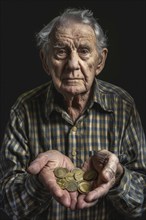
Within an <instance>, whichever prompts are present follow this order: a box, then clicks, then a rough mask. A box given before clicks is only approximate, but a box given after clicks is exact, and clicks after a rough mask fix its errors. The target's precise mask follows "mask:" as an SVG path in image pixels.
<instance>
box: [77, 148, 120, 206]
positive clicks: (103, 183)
mask: <svg viewBox="0 0 146 220" xmlns="http://www.w3.org/2000/svg"><path fill="white" fill-rule="evenodd" d="M93 168H94V169H95V170H97V172H98V180H97V182H95V186H94V189H93V190H92V191H91V192H89V193H88V194H87V195H80V196H79V197H78V203H77V208H78V209H83V208H88V207H91V206H93V205H95V204H96V203H97V202H98V199H99V198H101V197H103V196H105V195H106V194H107V193H108V191H109V190H110V189H111V188H112V187H113V186H114V185H115V184H118V181H119V180H120V178H121V177H122V175H123V172H124V171H123V167H122V166H121V164H120V163H119V160H118V158H117V156H116V155H115V154H113V153H111V152H109V151H107V150H101V151H100V152H97V154H95V155H94V156H92V157H91V158H89V160H88V161H86V162H85V163H84V165H83V168H82V169H83V170H84V171H86V170H90V169H93Z"/></svg>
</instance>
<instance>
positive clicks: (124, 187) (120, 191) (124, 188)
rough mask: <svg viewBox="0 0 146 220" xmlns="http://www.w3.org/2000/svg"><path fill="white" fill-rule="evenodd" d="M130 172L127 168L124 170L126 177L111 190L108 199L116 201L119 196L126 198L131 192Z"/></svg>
mask: <svg viewBox="0 0 146 220" xmlns="http://www.w3.org/2000/svg"><path fill="white" fill-rule="evenodd" d="M130 173H131V172H130V171H129V170H128V169H127V168H124V175H123V177H122V178H121V180H120V183H119V185H118V186H116V187H114V188H112V189H110V191H109V193H108V197H109V198H110V199H113V198H114V199H115V198H116V197H117V196H118V197H119V196H120V197H124V195H126V194H127V193H128V192H129V189H130Z"/></svg>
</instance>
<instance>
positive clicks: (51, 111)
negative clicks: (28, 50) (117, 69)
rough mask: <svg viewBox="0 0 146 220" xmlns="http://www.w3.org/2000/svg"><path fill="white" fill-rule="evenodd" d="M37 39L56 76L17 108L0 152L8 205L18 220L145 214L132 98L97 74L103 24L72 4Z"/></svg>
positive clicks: (145, 162) (141, 144)
mask: <svg viewBox="0 0 146 220" xmlns="http://www.w3.org/2000/svg"><path fill="white" fill-rule="evenodd" d="M37 40H38V45H39V47H40V56H41V60H42V63H43V67H44V69H45V71H46V72H47V74H48V75H49V76H50V77H51V80H50V81H49V82H48V83H46V84H45V85H41V86H40V87H38V88H35V89H33V90H31V91H29V92H26V93H25V94H23V95H21V96H20V97H19V98H18V100H17V101H16V103H15V105H14V106H13V107H12V109H11V114H10V119H9V123H8V125H7V129H6V133H5V137H4V141H3V146H2V151H1V157H0V166H1V169H0V170H1V171H0V173H1V180H0V181H1V184H0V191H1V194H2V198H3V199H2V203H3V209H4V210H5V211H6V212H7V213H8V214H9V215H10V216H11V217H12V218H13V219H43V220H45V219H46V220H47V219H48V220H65V219H69V220H75V219H78V220H79V219H80V220H82V219H86V220H89V219H90V220H93V219H98V220H101V219H102V220H104V219H117V217H116V216H119V213H122V215H124V216H128V218H129V217H137V216H140V215H141V214H142V212H143V210H144V204H145V203H144V187H145V175H144V174H145V173H146V171H145V170H146V157H145V155H146V146H145V137H144V132H143V129H142V125H141V121H140V118H139V115H138V113H137V111H136V107H135V104H134V101H133V99H132V98H131V97H130V95H129V94H128V93H127V92H126V91H124V90H123V89H121V88H119V87H117V86H114V85H112V84H110V83H107V82H104V81H101V80H98V79H97V76H98V74H99V73H100V72H101V71H102V69H103V68H104V65H105V60H106V57H107V52H108V51H107V45H106V37H105V35H104V33H103V31H102V29H101V27H100V26H99V24H98V23H97V21H96V20H95V19H94V18H93V16H92V13H91V12H90V11H88V10H75V9H67V10H66V11H65V12H64V13H63V14H62V15H61V16H59V17H56V18H55V19H53V20H52V21H51V22H50V23H49V24H48V25H47V26H46V27H44V28H43V29H42V30H41V31H40V32H39V33H38V35H37ZM57 169H60V171H59V170H58V173H57ZM77 170H78V171H77ZM76 171H77V172H78V174H79V173H80V175H81V174H82V173H83V175H82V176H80V177H77V175H76V177H73V175H75V172H76ZM64 172H67V173H69V174H70V177H69V176H68V179H71V180H72V178H75V179H76V180H72V182H73V183H71V185H69V184H68V183H66V182H67V178H66V180H64V181H66V182H64V183H63V182H61V181H63V180H61V178H62V179H63V176H64ZM71 173H73V174H72V177H71ZM85 173H86V178H85ZM87 173H88V175H87ZM62 175H63V176H62ZM57 178H58V179H57ZM84 178H85V179H86V181H84V180H83V179H84ZM59 181H60V184H59ZM68 181H69V180H68ZM79 182H80V183H81V184H82V185H80V187H79V184H80V183H79ZM61 184H62V185H61ZM67 184H68V187H67ZM89 184H90V185H89ZM78 187H79V188H78Z"/></svg>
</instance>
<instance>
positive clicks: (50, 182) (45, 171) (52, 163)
mask: <svg viewBox="0 0 146 220" xmlns="http://www.w3.org/2000/svg"><path fill="white" fill-rule="evenodd" d="M56 167H64V168H67V169H68V170H72V169H73V168H74V165H73V163H72V162H71V160H70V159H69V158H68V157H67V156H65V155H64V154H62V153H60V152H59V151H56V150H49V151H46V152H44V153H41V154H39V155H38V156H37V158H36V159H35V160H34V161H33V162H32V163H31V164H30V166H29V167H28V172H29V173H30V174H32V175H36V174H38V178H39V181H40V182H41V183H42V184H43V185H44V186H45V187H46V189H48V191H49V192H50V193H51V194H52V196H53V197H54V198H55V199H56V200H57V201H58V202H59V203H60V204H62V205H63V206H65V207H69V208H70V209H72V210H74V209H75V207H76V204H77V197H78V192H68V191H67V190H62V189H61V188H60V187H59V185H58V184H57V183H56V178H55V175H54V172H53V171H54V169H55V168H56Z"/></svg>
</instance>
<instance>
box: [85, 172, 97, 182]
mask: <svg viewBox="0 0 146 220" xmlns="http://www.w3.org/2000/svg"><path fill="white" fill-rule="evenodd" d="M83 177H84V180H87V181H92V180H95V179H96V178H97V172H96V171H95V170H88V171H86V172H85V173H84V176H83Z"/></svg>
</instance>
